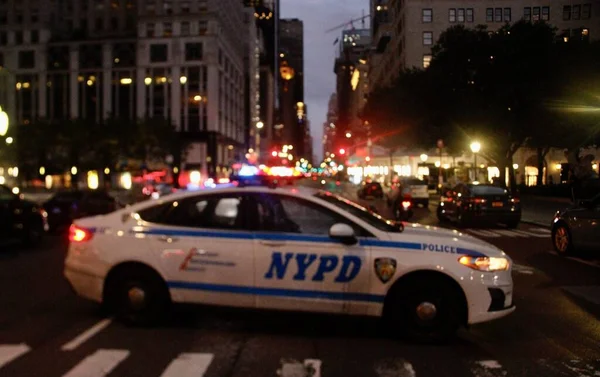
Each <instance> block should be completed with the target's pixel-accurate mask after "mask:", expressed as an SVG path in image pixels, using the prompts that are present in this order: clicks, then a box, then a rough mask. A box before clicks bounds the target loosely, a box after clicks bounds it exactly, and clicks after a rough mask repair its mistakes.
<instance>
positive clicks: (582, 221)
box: [577, 195, 600, 250]
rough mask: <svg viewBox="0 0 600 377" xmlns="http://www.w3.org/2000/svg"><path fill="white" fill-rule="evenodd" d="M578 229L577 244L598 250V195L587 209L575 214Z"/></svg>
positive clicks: (599, 207) (599, 225) (599, 219)
mask: <svg viewBox="0 0 600 377" xmlns="http://www.w3.org/2000/svg"><path fill="white" fill-rule="evenodd" d="M577 218H578V219H577V222H578V223H579V227H578V228H579V229H578V231H577V233H578V234H577V237H579V239H577V242H578V243H579V244H580V245H581V246H582V247H584V248H586V249H590V250H598V249H599V248H600V195H599V196H596V197H595V198H594V199H592V202H591V204H590V206H589V207H588V208H582V209H581V211H579V212H578V213H577Z"/></svg>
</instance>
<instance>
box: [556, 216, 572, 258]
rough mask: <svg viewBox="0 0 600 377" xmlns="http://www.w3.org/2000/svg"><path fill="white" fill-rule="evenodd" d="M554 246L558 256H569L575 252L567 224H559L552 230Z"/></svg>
mask: <svg viewBox="0 0 600 377" xmlns="http://www.w3.org/2000/svg"><path fill="white" fill-rule="evenodd" d="M552 245H553V246H554V250H556V252H557V253H558V255H562V256H565V255H569V254H571V253H572V252H573V240H572V239H571V232H570V231H569V228H568V227H567V226H566V225H565V224H558V225H557V226H555V227H554V228H553V229H552Z"/></svg>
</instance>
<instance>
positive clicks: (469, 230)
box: [467, 229, 500, 238]
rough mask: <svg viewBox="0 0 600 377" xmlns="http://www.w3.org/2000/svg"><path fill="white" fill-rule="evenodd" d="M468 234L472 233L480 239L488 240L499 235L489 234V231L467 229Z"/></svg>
mask: <svg viewBox="0 0 600 377" xmlns="http://www.w3.org/2000/svg"><path fill="white" fill-rule="evenodd" d="M467 231H468V232H469V233H473V234H475V235H478V236H481V237H489V238H498V237H500V235H498V234H495V233H492V232H490V231H489V230H480V229H467Z"/></svg>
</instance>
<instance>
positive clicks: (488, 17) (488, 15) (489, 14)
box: [485, 8, 494, 22]
mask: <svg viewBox="0 0 600 377" xmlns="http://www.w3.org/2000/svg"><path fill="white" fill-rule="evenodd" d="M485 21H486V22H493V21H494V8H487V9H486V10H485Z"/></svg>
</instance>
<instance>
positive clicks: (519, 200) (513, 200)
mask: <svg viewBox="0 0 600 377" xmlns="http://www.w3.org/2000/svg"><path fill="white" fill-rule="evenodd" d="M510 201H511V202H513V203H520V202H521V199H519V198H512V199H511V200H510Z"/></svg>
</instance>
